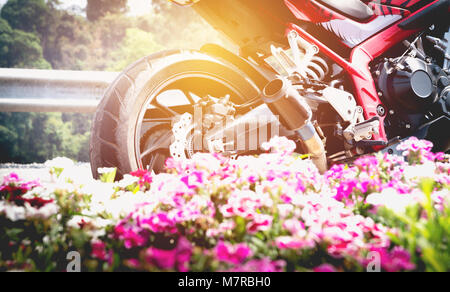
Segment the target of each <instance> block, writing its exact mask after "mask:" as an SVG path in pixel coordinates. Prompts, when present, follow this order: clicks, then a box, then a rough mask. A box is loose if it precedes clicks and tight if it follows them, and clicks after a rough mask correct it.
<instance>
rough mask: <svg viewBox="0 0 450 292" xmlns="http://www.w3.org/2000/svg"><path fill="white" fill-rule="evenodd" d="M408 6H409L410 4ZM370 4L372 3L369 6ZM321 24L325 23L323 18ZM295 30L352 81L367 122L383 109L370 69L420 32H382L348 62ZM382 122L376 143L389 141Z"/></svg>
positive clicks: (293, 27) (428, 3)
mask: <svg viewBox="0 0 450 292" xmlns="http://www.w3.org/2000/svg"><path fill="white" fill-rule="evenodd" d="M439 1H440V0H435V1H427V0H423V4H424V5H423V6H422V7H421V8H419V9H418V10H417V11H415V12H413V13H412V14H409V13H408V14H409V16H408V17H412V16H414V15H415V14H417V13H420V12H421V11H422V10H424V9H426V8H428V7H430V6H432V5H433V4H436V3H437V2H439ZM295 2H309V1H295ZM371 2H380V1H371ZM381 2H385V3H388V2H389V3H393V2H395V3H396V4H400V5H403V6H404V7H410V5H414V4H417V2H419V1H405V0H402V1H400V0H399V1H395V0H392V1H381ZM408 3H409V4H408ZM369 4H370V3H369ZM372 4H373V5H380V4H379V3H372ZM333 17H335V16H333V15H331V16H330V14H327V19H328V21H330V22H331V21H332V20H334V19H338V18H333ZM320 20H323V18H321V19H320ZM290 30H295V31H297V33H298V34H299V35H300V36H301V37H303V38H304V39H305V40H307V41H309V42H311V43H313V44H315V45H317V46H318V47H319V49H320V51H321V52H322V53H323V54H325V55H327V56H328V57H329V58H331V59H332V60H333V61H335V62H336V63H337V64H338V65H340V66H341V67H342V68H344V69H345V70H346V71H347V73H348V75H349V76H350V77H351V79H352V80H353V87H354V90H355V95H356V99H357V101H358V104H359V105H361V106H362V107H363V109H364V114H365V117H366V118H367V119H369V118H372V117H376V116H378V113H377V107H378V106H379V105H382V104H383V103H382V101H381V100H380V98H379V96H378V92H377V89H376V86H375V82H374V79H373V77H372V74H371V72H370V69H369V64H370V62H372V61H373V60H374V59H376V58H378V57H380V56H382V55H383V54H384V53H386V51H388V50H389V49H390V48H392V47H393V46H395V45H396V44H399V43H401V42H402V41H403V40H405V39H407V38H409V37H411V36H413V35H414V34H416V33H417V32H418V31H419V30H403V29H401V28H400V27H399V26H397V25H391V26H389V27H388V28H386V29H385V30H383V31H382V32H379V33H377V34H376V35H374V36H372V37H370V38H369V39H368V40H366V41H364V42H363V43H361V44H359V45H358V46H356V47H355V48H353V51H352V54H351V56H350V59H345V58H343V57H341V56H339V55H338V54H336V53H335V52H333V51H332V50H331V49H330V48H328V47H327V46H326V45H325V44H324V43H323V42H321V41H320V40H319V39H317V38H315V37H314V36H312V35H311V34H309V33H308V32H306V31H305V30H303V29H302V28H300V27H299V26H297V25H295V24H291V25H290V26H289V28H288V31H290ZM379 118H380V121H381V125H380V134H379V135H375V136H374V139H375V140H383V141H387V136H386V132H385V129H384V119H385V118H384V117H379ZM378 148H379V147H375V150H379V149H378Z"/></svg>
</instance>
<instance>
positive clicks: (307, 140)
mask: <svg viewBox="0 0 450 292" xmlns="http://www.w3.org/2000/svg"><path fill="white" fill-rule="evenodd" d="M263 100H264V102H265V103H266V104H267V106H268V107H269V108H270V110H271V111H272V113H273V114H274V115H275V116H277V117H278V119H279V121H280V123H281V124H282V125H283V126H284V127H286V128H287V129H288V130H290V131H293V132H296V133H297V134H298V136H299V137H300V139H301V140H302V141H303V144H304V145H305V147H306V149H307V151H308V152H309V153H308V154H310V155H311V158H312V160H313V162H314V164H315V165H316V166H317V168H318V169H319V171H320V172H321V173H324V172H326V171H327V169H328V163H327V157H326V152H325V146H324V144H323V141H322V139H321V138H320V137H319V135H318V134H317V131H316V129H315V127H314V125H313V124H312V122H311V118H312V111H311V108H310V106H309V105H308V103H307V102H306V101H305V99H304V98H303V97H302V96H300V94H299V93H298V92H297V90H295V88H293V87H292V86H291V85H290V84H289V82H288V81H287V80H284V79H281V78H277V79H275V80H272V81H271V82H269V84H267V85H266V87H265V88H264V90H263Z"/></svg>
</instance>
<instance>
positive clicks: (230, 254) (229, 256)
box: [216, 242, 252, 265]
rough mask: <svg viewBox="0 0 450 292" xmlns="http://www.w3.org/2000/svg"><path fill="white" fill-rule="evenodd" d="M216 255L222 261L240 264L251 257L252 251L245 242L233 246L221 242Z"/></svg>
mask: <svg viewBox="0 0 450 292" xmlns="http://www.w3.org/2000/svg"><path fill="white" fill-rule="evenodd" d="M216 256H217V259H218V260H220V261H222V262H226V263H230V264H235V265H238V264H241V263H243V262H244V261H245V260H246V259H247V258H249V257H251V256H252V251H251V249H250V248H249V247H248V246H247V245H246V244H245V243H241V244H238V245H234V246H233V245H231V244H226V243H224V242H220V243H219V244H218V245H217V247H216Z"/></svg>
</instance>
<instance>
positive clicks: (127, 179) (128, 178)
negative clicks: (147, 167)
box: [116, 174, 139, 189]
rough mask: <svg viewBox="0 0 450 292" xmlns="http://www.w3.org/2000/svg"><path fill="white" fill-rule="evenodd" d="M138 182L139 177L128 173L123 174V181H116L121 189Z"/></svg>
mask: <svg viewBox="0 0 450 292" xmlns="http://www.w3.org/2000/svg"><path fill="white" fill-rule="evenodd" d="M138 182H139V178H138V177H135V176H132V175H129V174H126V175H124V176H123V179H122V180H121V181H119V182H117V183H116V185H117V186H118V187H119V188H121V189H125V188H127V187H129V186H132V185H134V184H135V183H138Z"/></svg>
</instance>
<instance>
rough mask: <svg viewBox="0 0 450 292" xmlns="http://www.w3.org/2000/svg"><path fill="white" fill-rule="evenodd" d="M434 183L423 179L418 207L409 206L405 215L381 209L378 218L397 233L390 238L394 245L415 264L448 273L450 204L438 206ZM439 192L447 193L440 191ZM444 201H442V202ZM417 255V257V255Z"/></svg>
mask: <svg viewBox="0 0 450 292" xmlns="http://www.w3.org/2000/svg"><path fill="white" fill-rule="evenodd" d="M435 187H436V183H435V181H433V180H432V179H424V180H423V181H422V183H421V189H422V191H423V193H424V198H423V200H422V201H421V202H420V204H417V205H412V206H409V207H408V208H407V210H406V212H405V213H398V212H394V211H392V210H389V209H387V208H381V209H380V210H379V211H378V215H379V216H380V217H383V218H384V222H385V223H386V224H387V225H389V226H391V227H396V228H397V229H398V232H397V233H396V234H391V237H392V240H393V242H394V243H396V244H400V245H402V246H405V247H406V248H407V249H408V250H409V252H410V253H411V255H413V257H414V256H415V259H414V260H415V261H420V262H421V265H422V266H423V267H424V269H425V270H426V271H429V272H448V271H450V244H449V243H450V242H449V239H450V205H449V204H450V202H448V201H447V202H443V203H442V204H440V205H438V204H437V203H436V201H435V200H436V199H437V200H438V201H439V200H441V198H436V195H435V198H433V197H432V194H433V192H434V190H435ZM443 192H446V193H448V192H450V189H448V188H447V189H444V190H443ZM442 199H445V198H442ZM418 251H420V253H421V255H420V256H419V255H417V252H418Z"/></svg>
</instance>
